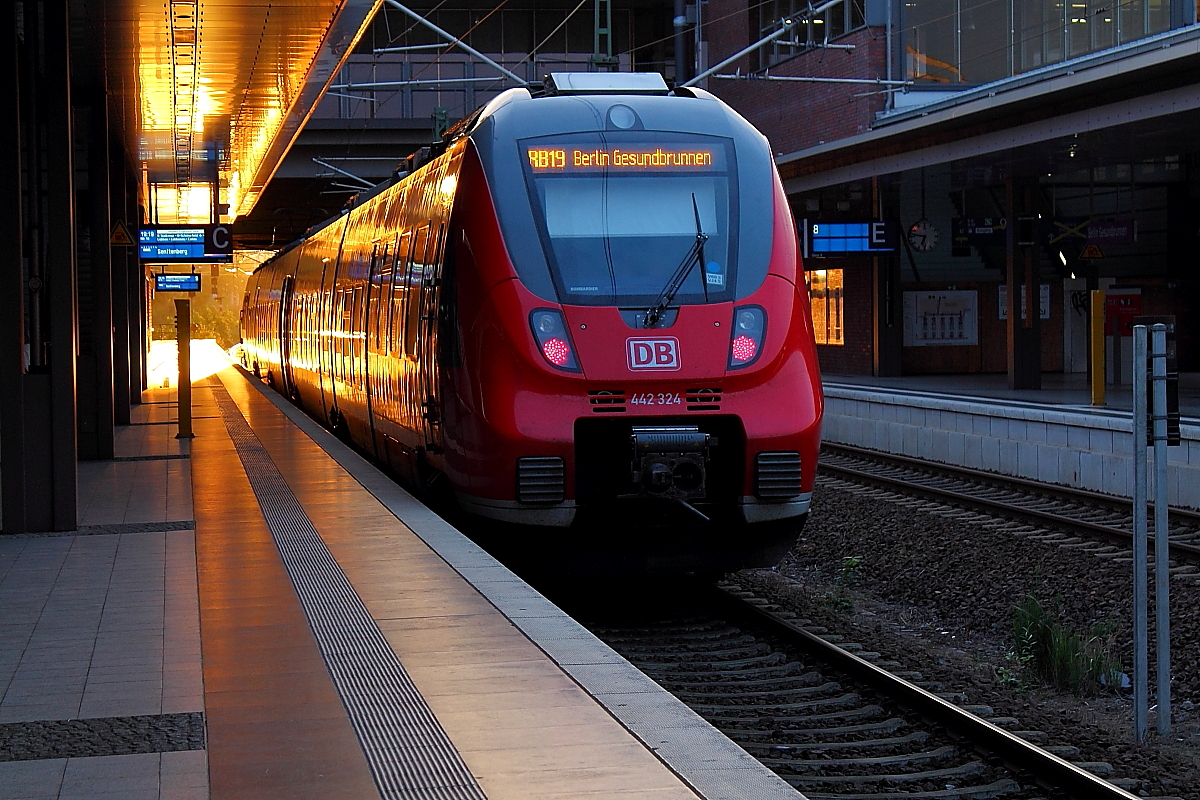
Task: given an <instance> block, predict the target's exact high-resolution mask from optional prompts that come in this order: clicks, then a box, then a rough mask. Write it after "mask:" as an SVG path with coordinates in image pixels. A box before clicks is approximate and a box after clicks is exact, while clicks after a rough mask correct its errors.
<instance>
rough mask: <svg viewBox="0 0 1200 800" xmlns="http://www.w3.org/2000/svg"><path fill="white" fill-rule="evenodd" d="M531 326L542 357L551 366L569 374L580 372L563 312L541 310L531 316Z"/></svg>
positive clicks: (547, 309) (548, 309)
mask: <svg viewBox="0 0 1200 800" xmlns="http://www.w3.org/2000/svg"><path fill="white" fill-rule="evenodd" d="M529 326H530V327H531V328H533V338H534V340H536V341H537V345H538V349H539V350H541V351H542V357H543V358H545V359H546V361H547V362H549V364H550V365H551V366H553V367H557V368H559V369H561V370H566V371H567V372H579V361H578V360H577V359H576V358H575V348H574V347H573V346H572V344H571V336H570V334H568V333H567V323H566V321H564V320H563V315H562V312H561V311H558V310H557V309H550V308H539V309H538V310H537V311H534V312H533V313H532V314H530V315H529Z"/></svg>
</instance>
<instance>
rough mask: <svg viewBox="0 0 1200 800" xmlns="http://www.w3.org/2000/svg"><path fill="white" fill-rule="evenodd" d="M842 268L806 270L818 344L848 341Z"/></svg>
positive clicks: (814, 330) (836, 343)
mask: <svg viewBox="0 0 1200 800" xmlns="http://www.w3.org/2000/svg"><path fill="white" fill-rule="evenodd" d="M842 273H843V270H840V269H813V270H808V271H807V272H805V277H806V278H807V279H808V296H809V299H810V301H811V304H812V320H813V333H814V334H815V335H816V339H817V344H832V345H844V344H845V343H846V339H845V330H844V325H843V322H844V319H845V315H844V314H843V311H844V306H843V300H842Z"/></svg>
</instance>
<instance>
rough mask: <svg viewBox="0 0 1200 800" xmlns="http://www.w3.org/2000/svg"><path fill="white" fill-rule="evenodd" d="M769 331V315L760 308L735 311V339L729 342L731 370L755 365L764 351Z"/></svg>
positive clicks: (746, 307)
mask: <svg viewBox="0 0 1200 800" xmlns="http://www.w3.org/2000/svg"><path fill="white" fill-rule="evenodd" d="M766 331H767V315H766V312H764V311H763V310H762V309H761V308H759V307H758V306H742V307H741V308H735V309H734V310H733V338H732V339H730V341H729V368H730V369H737V368H739V367H744V366H746V365H748V364H753V363H754V361H755V360H756V359H757V358H758V356H759V353H760V352H761V350H762V343H763V336H764V335H765V334H766Z"/></svg>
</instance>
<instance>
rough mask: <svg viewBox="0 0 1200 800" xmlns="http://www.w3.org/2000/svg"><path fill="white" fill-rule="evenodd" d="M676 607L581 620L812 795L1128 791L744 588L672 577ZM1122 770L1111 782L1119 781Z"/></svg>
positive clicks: (953, 797) (851, 799) (843, 799)
mask: <svg viewBox="0 0 1200 800" xmlns="http://www.w3.org/2000/svg"><path fill="white" fill-rule="evenodd" d="M668 605H669V606H670V609H669V610H667V611H666V612H665V613H664V614H661V615H659V616H657V617H655V616H654V612H643V613H641V614H640V615H639V614H635V615H634V618H632V619H622V620H621V621H619V622H613V620H612V618H611V615H608V616H607V617H606V616H605V615H603V614H602V615H601V616H600V618H597V619H593V620H592V621H591V622H590V623H589V622H588V618H587V617H584V622H585V623H587V624H589V627H590V628H591V629H592V630H593V632H595V633H596V635H597V636H599V637H600V638H601V639H603V640H604V641H606V642H607V643H608V644H609V645H610V646H612V647H613V648H614V649H615V650H617V651H618V652H619V653H621V654H622V655H623V656H625V657H626V658H627V659H629V660H630V661H631V662H632V663H633V664H634V665H635V666H637V667H638V668H639V669H641V670H642V671H643V672H645V673H646V674H647V675H649V676H650V677H651V678H653V679H654V680H655V681H656V682H658V683H659V684H660V685H661V686H663V687H664V688H665V689H667V690H668V691H670V692H671V693H672V694H674V695H675V696H676V697H678V698H679V699H680V700H682V701H683V702H684V703H686V704H687V705H688V706H689V707H691V708H692V709H693V710H694V711H695V712H696V713H698V714H700V716H702V717H704V718H705V719H707V720H708V721H709V722H711V723H712V724H713V725H714V726H716V727H717V728H718V729H720V730H721V731H722V732H724V733H725V734H726V735H727V736H729V737H730V738H731V739H733V740H734V741H735V742H737V743H738V744H739V745H741V746H742V747H743V748H744V749H745V750H746V751H747V752H749V753H750V754H751V755H753V756H755V757H756V758H758V759H759V760H760V761H762V762H763V763H764V764H766V765H767V766H768V767H770V768H771V769H772V770H774V771H775V772H776V773H777V774H779V775H780V776H781V777H783V778H784V780H786V781H787V782H788V783H790V784H791V785H792V786H794V787H796V788H797V789H798V790H799V791H800V792H802V793H803V794H804V795H805V796H806V797H808V798H810V800H867V799H868V798H870V800H901V798H903V799H904V800H916V799H917V798H939V799H940V800H957V799H958V798H962V799H963V800H966V799H967V798H1012V799H1013V800H1017V799H1018V798H1057V797H1077V798H1088V799H1089V800H1091V799H1093V798H1096V799H1099V800H1116V798H1121V799H1122V800H1130V798H1133V797H1134V796H1135V795H1132V794H1130V793H1129V792H1127V791H1125V790H1124V789H1122V788H1120V787H1118V786H1117V785H1115V784H1114V783H1110V782H1108V781H1106V780H1104V779H1102V778H1101V777H1099V775H1098V774H1103V773H1108V772H1111V770H1112V767H1111V766H1110V765H1109V764H1107V763H1103V762H1100V763H1072V762H1071V761H1070V760H1068V759H1071V758H1077V757H1078V751H1077V750H1076V749H1075V748H1073V747H1070V746H1058V747H1054V746H1050V745H1047V746H1046V747H1044V748H1043V747H1038V746H1037V745H1035V744H1033V741H1036V740H1039V739H1044V738H1045V735H1044V734H1041V733H1039V732H1033V731H1021V730H1020V723H1019V722H1018V721H1017V720H1015V719H1012V718H993V719H992V720H991V721H988V720H986V719H985V718H984V717H987V716H991V714H992V711H991V709H989V708H987V707H983V706H969V705H965V700H966V698H964V697H963V696H962V695H960V694H957V693H954V692H948V691H945V689H944V687H941V686H939V685H936V684H930V683H927V682H925V681H924V680H923V678H922V676H921V675H919V674H917V673H912V672H904V671H903V668H902V666H901V665H899V664H897V663H894V662H886V661H884V660H882V658H881V657H880V655H879V654H878V653H868V652H863V650H862V648H861V646H859V645H856V644H853V643H841V642H840V641H839V639H840V637H837V636H835V635H832V634H830V633H829V632H828V631H826V630H824V629H822V628H814V627H812V626H811V625H810V624H809V623H808V622H807V621H805V620H801V619H797V618H795V616H794V615H793V614H791V613H790V612H787V611H783V610H781V609H778V608H776V607H774V606H772V605H770V603H769V602H768V601H767V600H765V599H761V598H758V597H756V596H755V595H753V594H752V593H751V592H747V591H744V590H743V589H742V588H741V587H740V586H738V585H736V584H731V583H724V584H721V585H719V586H718V587H713V586H704V585H700V584H698V583H696V584H688V585H686V586H680V587H676V588H674V589H673V590H672V592H671V600H670V602H669V604H668ZM1118 782H1119V781H1118Z"/></svg>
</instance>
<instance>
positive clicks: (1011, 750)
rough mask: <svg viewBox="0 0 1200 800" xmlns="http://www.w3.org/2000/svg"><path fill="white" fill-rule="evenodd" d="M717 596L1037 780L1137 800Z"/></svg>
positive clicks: (795, 629) (1094, 796)
mask: <svg viewBox="0 0 1200 800" xmlns="http://www.w3.org/2000/svg"><path fill="white" fill-rule="evenodd" d="M711 591H713V592H714V593H715V595H716V597H717V598H718V600H719V601H720V602H721V603H722V604H724V605H725V606H727V607H728V608H729V609H730V611H732V612H734V613H737V614H739V615H741V616H743V617H745V616H749V617H750V618H752V619H754V620H756V621H758V622H759V623H760V624H763V623H765V625H766V627H768V628H774V629H775V630H776V631H777V632H778V633H779V634H780V635H781V636H782V637H783V638H785V639H788V640H789V641H791V642H793V643H795V644H796V645H797V646H799V647H800V648H802V649H803V650H804V651H805V652H807V653H809V654H810V655H812V656H813V657H814V658H817V659H819V660H821V661H823V662H825V663H826V664H829V665H830V666H832V667H834V668H835V669H838V670H841V671H843V672H845V673H847V674H849V675H850V676H851V677H853V678H854V679H855V680H858V681H861V682H862V683H864V684H866V685H868V686H870V687H871V688H872V689H874V690H875V691H877V692H879V693H880V694H882V695H885V696H887V697H889V698H891V699H893V700H895V701H896V702H898V703H900V704H901V705H903V706H905V707H907V708H909V709H911V710H913V711H915V712H917V713H919V714H921V715H922V716H923V717H925V718H926V719H929V720H931V721H932V722H934V723H936V724H939V725H942V726H944V727H946V728H947V729H949V730H952V731H954V732H955V733H957V734H959V735H960V736H963V737H965V738H966V739H968V740H970V741H971V742H972V743H974V744H976V745H978V746H979V747H982V748H984V749H986V750H988V751H990V752H992V753H995V754H996V755H998V756H1000V757H1001V758H1002V759H1004V761H1005V763H1006V765H1007V766H1009V767H1010V768H1016V769H1019V770H1024V771H1026V772H1028V773H1029V774H1030V775H1032V776H1033V777H1034V778H1035V780H1037V781H1039V782H1043V781H1044V782H1045V783H1046V784H1048V785H1049V786H1051V787H1053V788H1056V789H1062V790H1064V791H1066V792H1069V793H1070V794H1072V795H1073V796H1075V797H1077V798H1079V800H1138V799H1137V796H1136V795H1133V794H1130V793H1129V792H1127V791H1125V790H1124V789H1121V788H1120V787H1118V786H1115V785H1114V784H1111V783H1109V782H1108V781H1106V780H1104V779H1103V778H1101V777H1099V776H1097V775H1093V774H1092V773H1090V772H1088V771H1087V770H1085V769H1082V768H1081V767H1079V766H1077V765H1075V764H1072V763H1071V762H1070V761H1067V760H1065V759H1062V758H1059V757H1058V756H1056V755H1054V754H1053V753H1050V752H1048V751H1046V750H1043V749H1042V748H1040V747H1038V746H1037V745H1035V744H1032V743H1030V742H1027V741H1025V740H1024V739H1022V738H1020V737H1019V736H1015V735H1013V734H1012V733H1009V732H1008V731H1006V730H1004V729H1003V728H1000V727H998V726H996V725H993V724H992V723H990V722H988V721H987V720H985V719H983V718H982V717H978V716H976V715H975V714H972V713H971V712H970V711H966V710H965V709H962V708H959V707H958V706H956V705H954V704H953V703H950V702H948V701H946V700H943V699H942V698H940V697H938V696H937V695H935V694H933V693H932V692H928V691H926V690H925V689H922V688H921V687H919V686H916V685H914V684H912V683H909V682H908V681H906V680H904V679H903V678H898V677H896V676H895V675H893V674H892V673H890V672H888V671H887V670H885V669H883V668H882V667H877V666H875V665H874V664H872V663H871V662H870V661H867V660H865V659H862V658H859V657H858V656H856V655H854V654H853V653H851V652H849V651H847V650H843V649H842V648H840V647H838V646H837V645H836V644H833V643H832V642H827V641H825V640H824V639H822V638H821V637H819V636H817V635H816V634H813V633H809V632H808V631H806V630H804V629H803V628H801V627H800V626H799V625H796V624H795V623H794V622H791V621H790V620H786V619H783V618H781V617H778V616H776V615H775V614H773V613H772V612H770V611H769V610H767V609H765V608H760V607H759V606H756V605H754V604H753V603H748V602H746V601H745V600H743V599H741V598H739V597H737V596H735V595H732V594H730V593H729V592H726V591H724V590H723V589H721V588H719V587H717V586H713V587H711Z"/></svg>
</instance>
